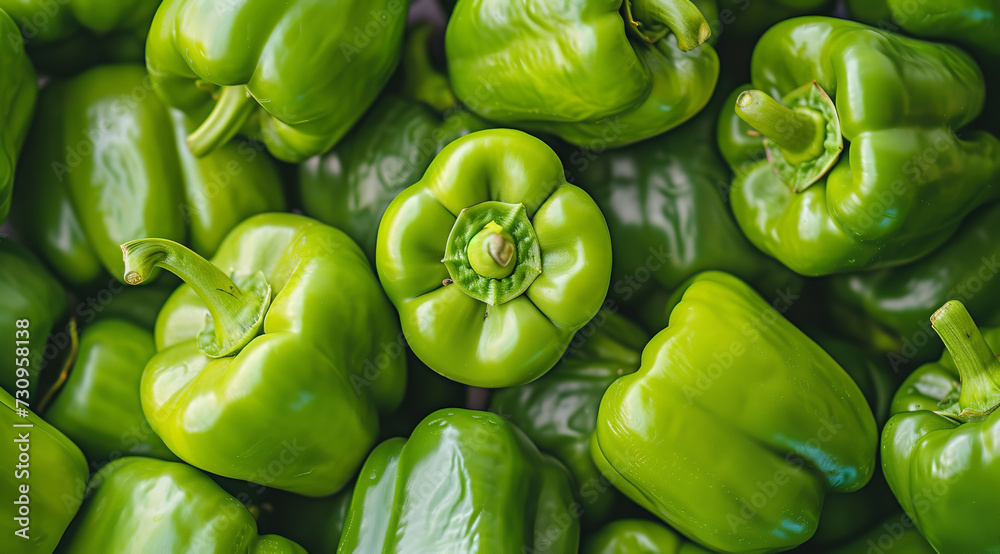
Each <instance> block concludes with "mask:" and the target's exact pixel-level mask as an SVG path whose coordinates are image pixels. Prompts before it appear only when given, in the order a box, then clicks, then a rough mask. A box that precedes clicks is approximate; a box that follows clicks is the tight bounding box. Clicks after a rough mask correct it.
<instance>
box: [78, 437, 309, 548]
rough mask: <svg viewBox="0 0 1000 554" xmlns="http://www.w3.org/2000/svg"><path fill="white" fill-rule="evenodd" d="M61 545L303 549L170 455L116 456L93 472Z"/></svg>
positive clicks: (208, 479) (87, 546)
mask: <svg viewBox="0 0 1000 554" xmlns="http://www.w3.org/2000/svg"><path fill="white" fill-rule="evenodd" d="M88 492H89V497H88V499H87V501H86V503H85V504H84V506H83V508H81V510H80V515H79V517H77V518H76V520H74V522H73V526H72V527H71V528H70V530H69V531H68V532H67V534H66V538H65V539H64V540H63V542H62V544H61V545H60V548H61V550H62V551H64V552H68V553H75V552H80V553H84V552H206V553H209V552H211V553H219V554H222V553H231V552H246V553H248V554H304V553H305V550H303V548H302V547H301V546H299V545H297V544H295V543H294V542H292V541H290V540H288V539H286V538H284V537H280V536H277V535H262V536H259V535H258V534H257V522H255V521H254V518H253V516H252V515H250V512H249V511H248V510H247V509H246V507H245V506H243V504H241V503H240V501H239V500H237V499H235V498H233V497H232V496H230V495H229V493H227V492H226V491H224V490H222V488H221V487H219V485H217V484H215V482H213V481H212V480H211V479H210V478H209V477H208V476H207V475H205V474H204V473H202V472H200V471H198V470H197V469H195V468H193V467H191V466H189V465H186V464H180V463H176V462H164V461H162V460H155V459H152V458H131V457H130V458H121V459H119V460H115V461H114V462H111V463H110V464H108V465H107V466H105V467H104V468H103V469H102V470H101V471H100V473H98V474H97V475H95V477H94V479H93V480H92V482H91V484H90V487H89V490H88Z"/></svg>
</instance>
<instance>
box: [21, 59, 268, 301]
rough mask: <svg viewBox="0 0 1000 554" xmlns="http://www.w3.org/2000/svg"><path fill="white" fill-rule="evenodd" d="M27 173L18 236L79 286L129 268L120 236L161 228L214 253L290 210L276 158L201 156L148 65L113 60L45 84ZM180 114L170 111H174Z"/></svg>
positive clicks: (248, 151) (252, 153)
mask: <svg viewBox="0 0 1000 554" xmlns="http://www.w3.org/2000/svg"><path fill="white" fill-rule="evenodd" d="M38 114H39V115H38V118H36V121H35V123H34V125H33V126H32V131H31V133H30V135H29V137H28V142H27V144H26V146H25V151H24V154H23V156H22V163H21V164H20V167H19V171H18V183H19V184H18V185H17V189H18V193H17V194H18V201H19V202H20V203H21V206H22V207H23V208H24V209H23V210H19V213H18V214H17V216H18V217H17V223H18V224H19V227H20V230H21V231H22V233H21V235H22V236H23V237H24V238H25V240H26V241H27V242H28V243H30V244H31V245H32V246H33V248H34V250H35V251H37V252H40V253H41V254H42V256H43V257H44V258H45V259H46V260H47V261H48V262H49V264H50V265H52V266H53V267H54V269H55V270H56V272H57V273H58V274H59V276H60V277H61V278H62V279H63V280H64V281H67V282H69V283H72V284H74V285H77V286H85V285H92V284H93V283H94V282H95V281H99V280H100V278H101V277H102V276H103V275H105V274H106V273H105V271H106V272H107V273H110V274H111V275H114V276H117V277H119V278H120V277H121V275H122V274H123V273H122V270H123V269H124V266H123V265H122V260H121V249H120V248H119V245H121V243H123V242H125V241H127V240H131V239H133V238H135V237H163V238H168V239H172V240H177V241H182V240H184V239H185V237H188V239H189V244H191V245H192V247H194V248H195V249H196V250H198V252H200V253H202V254H204V255H206V256H207V255H211V254H212V253H213V252H214V251H215V249H216V247H217V246H218V245H219V242H221V240H222V237H224V236H225V234H226V233H227V232H228V231H229V230H230V229H232V228H233V227H234V226H235V225H236V224H237V223H239V222H240V221H242V220H243V219H245V218H246V217H248V216H250V215H253V214H256V213H260V212H264V211H269V210H281V209H283V208H284V198H283V193H282V190H281V183H280V181H279V179H278V174H277V171H276V169H275V168H274V167H273V165H272V163H271V162H270V161H269V160H268V158H267V156H266V155H264V154H263V153H262V152H260V151H258V150H257V149H256V148H255V147H253V146H251V145H250V144H248V143H247V144H240V145H237V144H236V143H230V144H228V145H226V147H225V148H224V149H222V150H220V151H218V152H217V153H216V154H215V155H213V156H211V157H209V158H202V159H196V158H194V156H192V155H191V153H190V152H188V151H187V149H186V147H185V146H184V144H183V136H182V135H183V133H184V129H185V126H184V121H183V118H181V117H180V116H179V114H176V113H175V114H173V116H172V115H171V113H170V111H168V110H167V109H166V108H165V107H164V105H163V104H162V103H161V102H160V100H159V99H158V98H156V95H154V94H153V93H152V91H151V90H149V83H148V81H147V76H146V73H145V72H144V71H143V70H142V68H141V67H139V66H128V65H121V66H104V67H98V68H95V69H92V70H90V71H87V72H86V73H84V74H82V75H80V76H78V77H76V78H73V79H71V80H69V81H62V82H57V83H54V84H52V85H50V86H48V87H46V88H45V90H44V91H43V93H42V95H41V98H40V100H39V111H38ZM172 117H173V119H171V118H172Z"/></svg>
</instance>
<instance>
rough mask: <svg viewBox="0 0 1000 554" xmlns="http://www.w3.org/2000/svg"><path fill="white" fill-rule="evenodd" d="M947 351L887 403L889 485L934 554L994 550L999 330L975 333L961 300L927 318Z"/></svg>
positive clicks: (999, 450)
mask: <svg viewBox="0 0 1000 554" xmlns="http://www.w3.org/2000/svg"><path fill="white" fill-rule="evenodd" d="M931 325H932V326H933V328H934V330H935V331H936V332H937V333H938V335H940V337H941V340H942V341H943V342H944V344H945V347H946V348H947V352H945V353H944V355H942V356H941V359H940V360H939V361H938V362H936V363H931V364H927V365H924V366H921V367H920V368H918V369H917V370H916V371H914V372H913V374H911V375H910V376H909V377H908V378H907V380H906V381H905V382H904V383H903V386H902V387H901V388H900V389H899V391H898V392H897V393H896V396H895V397H894V398H893V400H892V411H893V413H895V414H896V415H894V416H893V417H892V419H890V420H889V422H888V423H887V424H886V426H885V429H883V431H882V469H883V471H884V472H885V477H886V480H887V481H888V482H889V487H891V488H892V492H893V493H894V494H895V495H896V498H897V499H898V500H899V503H900V504H902V506H903V509H904V510H905V511H906V514H907V515H908V516H910V518H912V519H913V521H914V523H916V526H917V528H918V529H920V532H921V533H923V535H924V537H926V538H927V541H928V542H929V543H930V544H931V545H932V546H934V548H935V549H936V550H937V551H938V552H995V551H996V550H997V545H1000V528H998V527H997V526H995V525H984V524H983V522H984V519H983V517H984V516H986V515H987V514H996V513H997V510H998V509H1000V501H998V500H997V497H996V490H997V487H998V486H1000V477H998V475H1000V473H998V471H997V469H998V467H1000V465H998V462H997V460H998V459H1000V456H998V454H1000V446H998V445H997V441H996V437H997V434H998V431H1000V411H995V410H996V408H997V406H998V405H1000V359H998V358H997V355H996V352H998V351H1000V328H990V329H983V330H982V331H980V330H979V329H977V328H976V324H975V322H973V320H972V317H971V316H970V315H969V312H968V311H967V310H966V309H965V307H964V306H963V305H962V303H961V302H959V301H957V300H949V301H948V302H947V303H946V304H945V305H944V306H942V307H941V309H939V310H938V311H937V312H935V313H934V315H933V316H931Z"/></svg>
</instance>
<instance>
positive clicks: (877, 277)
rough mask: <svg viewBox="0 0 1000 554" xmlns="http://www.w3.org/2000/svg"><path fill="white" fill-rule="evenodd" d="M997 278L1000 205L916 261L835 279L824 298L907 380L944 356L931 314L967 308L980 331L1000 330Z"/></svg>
mask: <svg viewBox="0 0 1000 554" xmlns="http://www.w3.org/2000/svg"><path fill="white" fill-rule="evenodd" d="M998 273H1000V204H994V205H992V206H987V207H984V208H982V209H980V210H977V211H976V212H974V213H973V214H972V215H970V216H969V217H968V219H967V220H966V221H965V222H964V223H963V224H962V227H961V228H959V230H958V231H957V232H956V233H955V236H954V237H953V238H952V239H951V240H950V241H949V242H948V243H947V244H946V245H944V246H942V247H941V248H939V249H937V250H935V251H934V252H933V253H931V254H930V255H928V256H927V257H925V258H922V259H920V260H919V261H916V262H913V263H911V264H907V265H904V266H900V267H894V268H889V269H880V270H878V271H871V272H865V273H852V274H848V275H838V276H836V277H834V278H832V279H831V280H830V281H829V282H828V285H829V289H828V291H829V292H828V295H827V298H828V299H829V303H830V306H831V308H833V313H834V315H835V317H836V318H837V319H838V320H839V321H840V327H841V328H843V329H846V330H851V331H854V332H855V333H856V334H858V335H859V337H858V338H860V339H862V340H867V341H869V342H871V343H873V346H875V347H877V348H880V349H881V350H884V351H885V352H886V353H887V354H886V357H887V360H888V362H889V365H890V366H891V368H892V370H893V373H895V374H899V375H901V376H904V377H905V376H906V375H907V374H909V373H910V372H911V371H912V370H913V369H915V368H917V367H918V366H919V365H920V364H921V363H924V362H928V361H930V360H931V359H933V358H934V357H935V356H938V355H939V354H940V352H941V343H940V342H939V341H938V340H936V339H935V335H934V332H933V331H932V330H931V327H930V322H929V320H928V319H927V314H930V313H934V311H935V310H936V309H937V308H938V307H940V306H942V305H943V304H944V303H945V302H947V301H948V300H950V299H959V300H962V301H964V302H966V307H967V309H968V310H969V313H970V314H972V317H973V318H975V320H976V321H977V322H979V323H980V324H981V325H985V326H998V325H1000V279H998V278H997V274H998ZM861 314H863V315H861Z"/></svg>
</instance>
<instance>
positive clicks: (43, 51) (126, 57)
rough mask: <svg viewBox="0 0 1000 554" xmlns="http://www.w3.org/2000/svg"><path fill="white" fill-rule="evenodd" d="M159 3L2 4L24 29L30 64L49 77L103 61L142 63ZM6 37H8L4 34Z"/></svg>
mask: <svg viewBox="0 0 1000 554" xmlns="http://www.w3.org/2000/svg"><path fill="white" fill-rule="evenodd" d="M159 4H160V0H51V1H50V0H0V8H2V9H4V10H6V11H7V13H8V14H10V16H11V17H12V18H13V19H14V20H15V21H16V22H17V23H18V25H19V26H20V27H21V34H23V35H24V40H25V43H26V46H27V48H28V51H29V54H30V55H31V58H32V60H33V61H34V62H35V63H36V64H37V66H38V69H39V71H40V72H42V73H45V74H47V75H52V74H57V75H68V74H74V73H78V72H79V71H80V70H82V69H85V68H87V67H90V66H93V65H97V64H99V63H108V62H111V61H115V62H141V61H142V53H143V44H144V43H145V41H146V35H147V34H149V24H150V23H151V22H152V20H153V14H154V13H155V12H156V8H157V6H159ZM3 36H4V39H5V41H6V40H7V37H8V36H9V35H8V34H7V32H6V31H5V32H4V35H3Z"/></svg>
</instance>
